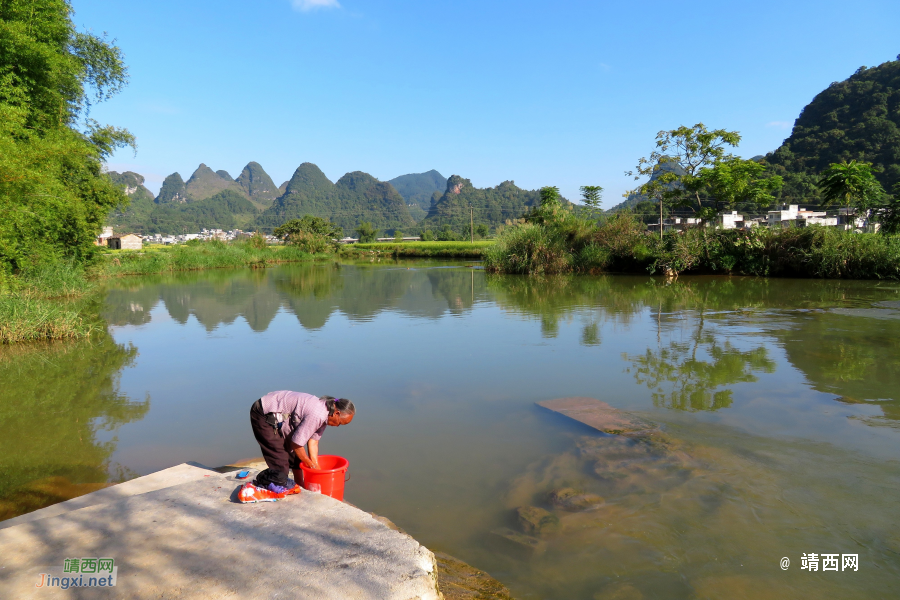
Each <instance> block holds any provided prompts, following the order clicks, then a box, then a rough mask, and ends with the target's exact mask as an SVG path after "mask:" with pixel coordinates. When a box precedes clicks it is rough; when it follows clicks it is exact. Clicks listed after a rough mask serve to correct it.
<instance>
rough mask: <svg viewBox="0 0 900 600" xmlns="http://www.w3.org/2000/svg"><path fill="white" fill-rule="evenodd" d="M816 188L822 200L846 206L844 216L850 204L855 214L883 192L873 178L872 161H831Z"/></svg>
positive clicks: (872, 206) (865, 211)
mask: <svg viewBox="0 0 900 600" xmlns="http://www.w3.org/2000/svg"><path fill="white" fill-rule="evenodd" d="M819 189H820V190H821V192H822V203H823V204H843V205H844V206H845V207H847V210H848V218H849V210H850V208H851V207H853V208H856V209H857V211H858V212H859V214H866V213H867V212H868V211H869V209H871V208H874V207H875V206H877V205H878V203H879V201H880V200H881V199H882V198H883V196H884V189H882V187H881V184H880V183H878V180H877V179H875V174H874V173H873V172H872V165H871V164H870V163H865V162H862V163H861V162H856V161H855V160H851V161H850V162H849V163H848V162H842V163H835V164H833V165H831V166H829V167H828V168H827V169H825V171H823V172H822V176H821V179H820V180H819ZM851 229H852V227H851Z"/></svg>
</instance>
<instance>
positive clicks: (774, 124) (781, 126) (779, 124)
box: [766, 121, 793, 129]
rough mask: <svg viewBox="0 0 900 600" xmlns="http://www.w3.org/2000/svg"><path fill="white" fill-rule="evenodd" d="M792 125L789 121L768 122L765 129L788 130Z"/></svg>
mask: <svg viewBox="0 0 900 600" xmlns="http://www.w3.org/2000/svg"><path fill="white" fill-rule="evenodd" d="M792 125H793V123H791V122H790V121H770V122H769V123H766V127H777V128H778V129H790V128H791V126H792Z"/></svg>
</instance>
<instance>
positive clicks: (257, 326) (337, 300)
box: [103, 264, 485, 331]
mask: <svg viewBox="0 0 900 600" xmlns="http://www.w3.org/2000/svg"><path fill="white" fill-rule="evenodd" d="M484 294H485V286H484V278H483V276H482V274H481V273H479V274H478V277H477V278H476V276H475V273H474V271H473V270H471V269H458V268H456V269H427V270H426V269H417V268H408V267H405V266H400V265H398V266H395V267H382V266H370V265H352V264H344V265H341V264H302V265H290V266H287V267H284V268H281V269H274V270H270V271H265V270H241V271H224V270H223V271H216V272H211V273H209V272H204V273H178V274H169V275H160V276H155V277H147V278H141V280H140V281H139V282H138V280H133V281H127V280H125V281H123V282H120V283H117V284H116V285H115V286H114V287H113V288H112V289H111V290H110V291H109V295H108V299H107V307H106V309H105V311H104V313H103V316H104V318H105V319H106V320H107V322H108V323H109V324H111V325H143V324H146V323H148V322H149V321H150V312H151V311H152V310H153V309H154V308H155V307H156V306H157V304H159V303H160V302H161V303H162V304H163V305H164V307H165V309H166V312H167V313H168V314H169V316H170V317H172V318H173V319H174V320H175V321H177V322H178V323H182V324H184V323H186V322H187V320H188V318H189V317H190V316H191V315H193V316H194V317H195V318H196V319H197V321H199V322H200V324H201V325H203V327H204V328H205V329H206V330H207V331H213V330H214V329H216V328H217V327H219V326H221V325H228V324H231V323H233V322H234V321H235V320H236V319H237V318H238V317H243V318H244V319H245V320H246V321H247V324H248V325H249V326H250V328H251V329H252V330H253V331H265V330H266V329H268V327H269V326H270V325H271V323H272V320H273V319H274V318H275V315H276V314H278V311H279V310H280V309H285V310H287V311H289V312H291V313H292V314H293V315H294V316H295V317H296V318H297V320H298V321H299V322H300V324H301V325H302V326H303V327H304V328H305V329H308V330H316V329H320V328H322V327H323V326H324V325H325V323H326V322H327V321H328V319H329V318H331V316H332V315H333V314H334V313H336V312H339V313H342V314H343V315H345V316H346V317H348V318H350V319H351V320H358V321H368V320H371V319H373V318H374V317H375V316H377V315H378V314H379V313H381V312H383V311H386V310H396V311H399V312H401V313H403V314H406V315H408V316H411V317H419V318H428V319H437V318H440V317H441V316H443V315H445V314H448V313H449V314H456V315H458V314H462V313H464V312H465V311H468V310H470V309H471V308H472V306H473V305H474V304H475V302H476V300H477V298H483V296H484Z"/></svg>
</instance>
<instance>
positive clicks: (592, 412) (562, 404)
mask: <svg viewBox="0 0 900 600" xmlns="http://www.w3.org/2000/svg"><path fill="white" fill-rule="evenodd" d="M537 405H538V406H541V407H543V408H546V409H549V410H552V411H553V412H557V413H559V414H561V415H565V416H567V417H569V418H571V419H575V420H576V421H579V422H581V423H584V424H585V425H588V426H590V427H593V428H594V429H597V430H599V431H602V432H604V433H610V434H614V435H627V436H630V437H638V436H643V435H652V434H653V433H655V432H658V431H659V427H658V426H657V425H656V424H655V423H651V422H649V421H645V420H644V419H641V418H640V417H637V416H635V415H632V414H630V413H627V412H625V411H621V410H619V409H617V408H613V407H612V406H610V405H609V404H607V403H606V402H603V401H602V400H597V399H596V398H584V397H571V398H557V399H555V400H544V401H542V402H538V403H537Z"/></svg>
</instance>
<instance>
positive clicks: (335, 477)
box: [300, 454, 350, 501]
mask: <svg viewBox="0 0 900 600" xmlns="http://www.w3.org/2000/svg"><path fill="white" fill-rule="evenodd" d="M319 466H320V467H322V468H321V469H310V468H309V467H307V466H306V465H300V468H301V469H303V489H305V490H309V491H311V492H319V493H322V494H325V495H326V496H331V497H332V498H334V499H335V500H341V501H343V500H344V481H345V479H344V473H346V472H347V469H348V468H349V467H350V461H348V460H347V459H346V458H344V457H343V456H333V455H330V454H322V455H320V456H319ZM349 479H350V478H349V477H348V478H347V480H349Z"/></svg>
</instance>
